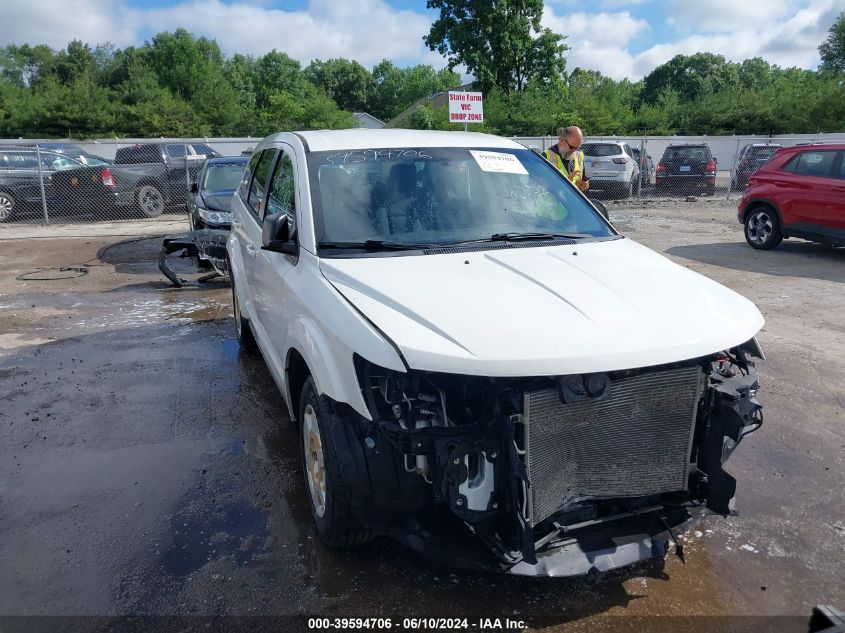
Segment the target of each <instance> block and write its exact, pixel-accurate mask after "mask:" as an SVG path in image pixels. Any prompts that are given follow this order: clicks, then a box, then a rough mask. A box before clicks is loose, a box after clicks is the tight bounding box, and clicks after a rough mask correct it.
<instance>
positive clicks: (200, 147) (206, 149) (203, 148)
mask: <svg viewBox="0 0 845 633" xmlns="http://www.w3.org/2000/svg"><path fill="white" fill-rule="evenodd" d="M191 147H193V148H194V151H195V152H196V153H197V154H201V155H203V156H205V157H206V158H214V157H215V156H218V154H217V152H215V151H214V150H213V149H212V148H211V146H209V145H206V144H205V143H192V144H191Z"/></svg>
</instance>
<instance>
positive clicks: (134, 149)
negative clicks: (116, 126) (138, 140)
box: [114, 144, 162, 165]
mask: <svg viewBox="0 0 845 633" xmlns="http://www.w3.org/2000/svg"><path fill="white" fill-rule="evenodd" d="M114 162H115V163H116V164H123V165H135V164H143V163H160V162H162V158H161V154H160V152H159V149H158V146H157V145H153V144H149V145H133V146H131V147H121V148H120V149H118V150H117V152H115V158H114Z"/></svg>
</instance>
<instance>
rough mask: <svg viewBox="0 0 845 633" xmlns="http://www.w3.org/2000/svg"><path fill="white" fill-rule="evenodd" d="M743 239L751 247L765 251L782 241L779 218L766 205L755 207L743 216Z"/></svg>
mask: <svg viewBox="0 0 845 633" xmlns="http://www.w3.org/2000/svg"><path fill="white" fill-rule="evenodd" d="M745 241H746V242H748V244H749V246H751V248H755V249H757V250H761V251H767V250H770V249H772V248H774V247H775V246H777V245H778V244H780V243H781V242H782V241H783V235H782V234H781V231H780V220H779V219H778V216H777V214H776V213H775V212H774V211H772V210H771V209H770V208H768V207H755V208H754V209H751V211H750V212H749V213H748V216H747V217H746V218H745Z"/></svg>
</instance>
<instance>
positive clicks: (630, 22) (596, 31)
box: [543, 6, 649, 79]
mask: <svg viewBox="0 0 845 633" xmlns="http://www.w3.org/2000/svg"><path fill="white" fill-rule="evenodd" d="M543 26H546V27H548V28H550V29H552V30H553V31H555V32H556V33H562V34H564V35H566V36H567V40H566V43H567V45H568V46H569V47H570V49H571V50H570V51H569V52H568V54H567V66H568V68H569V69H570V70H572V69H574V68H576V67H581V68H587V69H590V70H598V71H600V72H601V73H603V74H605V75H607V76H608V77H613V78H614V79H622V78H624V77H630V76H631V74H632V72H633V58H632V56H631V54H630V53H629V52H628V46H629V45H630V44H631V42H632V41H633V40H634V39H635V38H636V37H639V36H641V35H643V34H644V33H646V32H647V31H648V30H649V26H648V23H647V22H646V21H645V20H639V19H637V18H634V17H633V16H632V15H631V14H630V13H629V12H628V11H623V12H621V13H606V12H602V13H596V14H588V13H570V14H568V15H557V14H556V13H555V11H554V10H553V9H552V8H551V7H548V6H547V7H546V8H545V11H544V12H543Z"/></svg>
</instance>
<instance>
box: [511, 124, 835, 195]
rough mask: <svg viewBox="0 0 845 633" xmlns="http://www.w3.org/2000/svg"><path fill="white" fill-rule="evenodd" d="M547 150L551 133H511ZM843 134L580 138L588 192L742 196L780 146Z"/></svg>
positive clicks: (825, 140) (830, 139)
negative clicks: (752, 178)
mask: <svg viewBox="0 0 845 633" xmlns="http://www.w3.org/2000/svg"><path fill="white" fill-rule="evenodd" d="M514 140H515V141H517V142H519V143H522V144H523V145H525V146H527V147H532V148H536V149H538V150H541V151H542V150H545V149H547V148H549V147H551V146H552V145H554V144H556V143H557V142H558V139H557V137H555V136H535V137H515V138H514ZM843 142H845V134H818V135H796V136H772V137H769V136H675V137H667V136H647V137H636V136H613V137H589V138H587V139H586V140H585V141H584V145H583V150H584V159H585V161H584V171H585V173H586V176H587V178H588V179H589V181H590V190H589V192H588V194H587V195H589V196H591V197H595V198H599V199H602V198H605V199H607V198H615V199H631V198H633V199H637V200H640V199H643V198H669V199H671V198H687V197H689V196H696V197H698V196H710V197H712V196H715V197H722V198H725V199H731V198H737V199H739V198H741V197H742V195H743V193H744V191H745V188H746V187H747V185H748V178H749V176H750V175H751V174H752V173H754V171H756V170H757V169H759V168H760V167H762V166H763V165H764V164H765V163H766V162H767V161H768V160H769V159H771V158H772V156H774V153H775V151H777V149H778V148H780V147H790V146H794V145H798V144H809V143H843Z"/></svg>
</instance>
